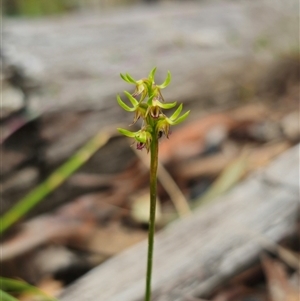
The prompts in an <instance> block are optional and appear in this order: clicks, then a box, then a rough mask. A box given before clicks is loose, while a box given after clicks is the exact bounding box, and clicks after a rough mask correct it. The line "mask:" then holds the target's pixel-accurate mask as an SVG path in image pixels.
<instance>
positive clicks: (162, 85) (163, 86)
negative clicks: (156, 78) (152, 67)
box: [157, 71, 171, 89]
mask: <svg viewBox="0 0 300 301" xmlns="http://www.w3.org/2000/svg"><path fill="white" fill-rule="evenodd" d="M170 82H171V72H170V71H168V75H167V78H166V80H165V81H164V82H163V83H162V84H161V85H157V87H158V88H160V89H164V88H165V87H167V86H168V85H169V83H170Z"/></svg>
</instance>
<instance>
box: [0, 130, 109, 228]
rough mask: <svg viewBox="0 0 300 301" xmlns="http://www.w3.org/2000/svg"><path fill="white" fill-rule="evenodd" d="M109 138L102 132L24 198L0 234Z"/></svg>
mask: <svg viewBox="0 0 300 301" xmlns="http://www.w3.org/2000/svg"><path fill="white" fill-rule="evenodd" d="M109 138H110V136H109V134H108V133H105V132H100V133H98V134H97V135H95V136H94V137H93V138H92V139H91V140H90V141H88V142H87V143H86V144H85V145H84V146H83V147H82V148H81V149H79V150H78V152H77V153H75V154H74V155H73V156H72V157H71V158H70V159H69V160H68V161H67V162H65V163H64V164H63V165H62V166H60V167H59V168H58V169H57V170H56V171H54V172H53V173H52V174H51V175H50V176H49V177H48V178H47V179H46V180H45V181H44V182H42V183H41V184H39V185H38V186H37V187H36V188H35V189H33V190H32V191H31V192H29V193H28V194H27V195H26V196H25V197H23V198H22V199H21V200H20V201H19V202H18V203H17V204H16V205H15V206H14V207H12V208H11V209H10V210H9V211H8V212H7V213H5V214H4V216H2V217H1V219H0V234H1V233H3V232H4V231H5V230H7V229H8V228H9V227H10V226H11V225H13V224H14V223H15V222H16V221H17V220H19V219H20V218H21V217H22V216H24V215H25V214H26V213H27V212H29V211H30V210H31V209H32V208H33V207H34V206H36V205H37V204H38V203H39V202H41V201H42V200H43V199H44V198H45V197H46V196H47V195H49V194H50V193H51V192H53V191H54V190H55V189H56V188H57V187H59V186H60V185H61V184H62V183H63V182H65V181H66V180H67V179H68V178H69V177H70V176H71V175H72V174H73V173H74V172H75V171H76V170H77V169H78V168H79V167H81V166H82V165H83V164H84V163H85V162H86V161H87V160H89V159H90V158H91V156H92V155H93V154H95V152H96V151H97V150H98V149H99V148H101V147H102V146H103V145H105V144H106V143H107V141H108V140H109Z"/></svg>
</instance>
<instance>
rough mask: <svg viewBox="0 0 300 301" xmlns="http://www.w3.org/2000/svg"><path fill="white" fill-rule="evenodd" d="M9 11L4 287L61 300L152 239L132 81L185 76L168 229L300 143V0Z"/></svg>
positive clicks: (23, 1)
mask: <svg viewBox="0 0 300 301" xmlns="http://www.w3.org/2000/svg"><path fill="white" fill-rule="evenodd" d="M2 3H3V6H2V12H3V19H2V42H3V43H2V44H1V48H0V51H1V52H0V56H1V63H2V69H1V86H2V92H1V93H2V101H1V116H0V118H1V120H0V122H1V124H0V126H1V156H2V162H1V191H2V200H1V202H2V203H1V212H0V213H1V215H2V217H1V219H2V228H1V231H2V232H3V233H2V242H1V248H2V263H1V265H2V270H1V276H5V277H13V278H19V279H23V280H25V281H27V282H28V283H30V284H33V285H35V286H38V287H40V288H42V289H44V290H46V291H48V292H49V293H50V294H53V295H57V294H58V293H59V292H60V291H61V290H62V289H63V288H64V287H65V286H66V285H68V284H70V283H72V282H73V281H75V280H76V279H77V278H78V277H80V276H82V275H83V274H84V273H86V272H87V271H89V270H90V269H92V268H93V267H95V266H97V265H99V264H101V263H102V262H104V261H106V260H107V259H108V258H110V257H112V256H114V255H116V254H118V253H120V252H121V251H122V250H124V249H126V248H128V247H129V246H131V245H134V244H135V243H137V242H138V241H141V240H144V239H146V237H147V221H148V190H147V187H148V186H147V185H148V170H147V167H146V165H147V164H146V162H147V156H146V155H145V154H144V152H142V153H137V152H135V151H134V147H130V144H131V141H130V140H127V139H126V138H124V137H120V136H118V135H117V131H116V130H115V129H116V128H117V127H119V126H122V127H127V125H129V124H130V123H131V122H132V116H130V114H128V113H126V112H124V111H123V110H122V109H121V108H120V107H119V106H118V105H117V102H116V95H117V94H120V95H121V97H123V99H125V98H124V94H123V91H124V90H128V91H129V92H133V90H134V86H132V87H130V86H128V84H127V83H125V82H124V81H122V79H121V78H120V76H119V74H120V73H129V74H130V75H131V76H132V77H133V78H135V79H140V78H143V77H147V76H148V73H149V71H150V70H151V69H152V68H153V67H155V66H156V67H157V73H156V81H157V83H160V82H163V80H164V79H165V77H166V75H167V71H168V70H170V72H171V74H172V81H171V84H170V85H169V87H168V88H167V89H166V90H164V91H163V95H164V98H165V100H166V101H170V102H173V101H178V102H179V103H183V104H184V111H186V110H191V114H190V116H189V119H188V120H187V121H186V122H185V123H184V124H182V125H180V126H178V127H174V128H173V129H172V135H171V137H170V139H169V140H167V139H164V138H162V140H161V143H160V155H159V156H160V161H161V163H162V164H163V166H164V167H165V173H166V174H167V176H166V175H165V174H164V175H161V179H160V182H159V195H158V202H159V206H158V212H157V215H158V218H157V228H158V229H162V228H164V227H165V226H166V225H168V224H169V223H170V222H172V221H174V220H175V219H178V218H180V217H181V216H183V215H184V214H186V213H188V212H189V211H191V210H194V209H195V208H197V207H199V206H204V205H207V204H208V203H210V202H213V201H214V199H216V197H218V196H220V195H223V194H225V193H226V192H227V191H229V190H230V189H231V188H232V187H234V186H235V185H237V184H238V183H239V182H240V181H241V180H243V179H245V178H246V177H247V176H249V175H250V174H253V173H254V172H255V171H258V170H261V169H263V168H264V167H265V166H267V165H268V164H269V163H270V162H272V161H273V160H274V159H275V158H276V157H277V156H278V155H280V154H281V153H283V152H285V151H287V150H288V149H290V148H291V147H293V146H294V145H296V144H298V143H299V138H300V133H299V26H298V25H299V3H298V1H296V0H287V1H270V0H260V1H258V0H243V1H233V0H213V1H205V0H198V1H197V0H194V1H192V0H191V1H171V0H169V1H168V0H144V1H142V0H127V1H126V0H113V1H108V0H51V1H49V0H3V2H2ZM295 164H299V162H295ZM169 177H171V180H173V181H174V183H173V182H172V184H170V183H169V182H168V180H166V179H169ZM224 179H225V180H224ZM175 183H176V184H175ZM174 187H175V188H174ZM17 204H21V205H17ZM212 222H213V221H212ZM3 225H4V226H3ZM295 227H296V225H295ZM281 238H282V239H284V237H281ZM297 239H298V238H297V237H296V238H295V236H293V237H292V238H291V239H290V240H289V241H288V243H287V244H286V246H285V247H286V248H290V249H292V250H293V252H298V255H299V250H298V249H297V248H295V241H296V240H297ZM245 256H246V255H245ZM258 269H261V273H262V274H263V266H260V267H258ZM249 275H250V276H249V277H250V278H251V277H252V278H251V279H252V280H253V279H254V280H253V281H254V282H255V281H256V282H255V283H256V284H259V285H261V284H262V283H265V282H264V281H266V279H265V278H263V277H257V278H255V277H256V276H255V275H257V274H251V273H250V274H249ZM286 277H292V272H291V273H290V274H289V275H287V276H286ZM263 285H265V287H266V284H263ZM259 293H260V294H261V292H259ZM218 294H222V290H220V291H218V292H212V293H211V299H210V300H219V299H217V298H218ZM243 294H245V291H243ZM19 298H20V300H31V299H26V298H28V296H22V295H21V296H19ZM214 298H215V299H214ZM257 298H258V297H257ZM263 298H265V299H255V300H269V299H267V298H269V297H268V292H267V288H266V289H265V291H264V294H263ZM222 300H228V301H229V300H246V299H237V297H236V299H234V298H233V299H230V297H227V299H222ZM247 300H248V299H247ZM275 301H276V300H275Z"/></svg>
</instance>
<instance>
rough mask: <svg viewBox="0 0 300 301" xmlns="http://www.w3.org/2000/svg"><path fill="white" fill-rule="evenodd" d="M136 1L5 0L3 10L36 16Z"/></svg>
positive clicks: (134, 0)
mask: <svg viewBox="0 0 300 301" xmlns="http://www.w3.org/2000/svg"><path fill="white" fill-rule="evenodd" d="M136 2H138V0H110V1H108V0H51V1H49V0H3V12H4V15H7V16H31V17H35V16H44V15H52V14H60V13H66V12H72V11H77V10H82V9H101V8H104V7H108V6H116V5H126V4H132V3H136ZM149 2H150V1H149Z"/></svg>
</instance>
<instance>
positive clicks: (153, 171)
mask: <svg viewBox="0 0 300 301" xmlns="http://www.w3.org/2000/svg"><path fill="white" fill-rule="evenodd" d="M150 153H151V162H150V219H149V232H148V259H147V274H146V293H145V301H150V300H151V278H152V262H153V246H154V233H155V211H156V186H157V165H158V136H157V134H156V133H154V134H153V136H152V141H151V145H150Z"/></svg>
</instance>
